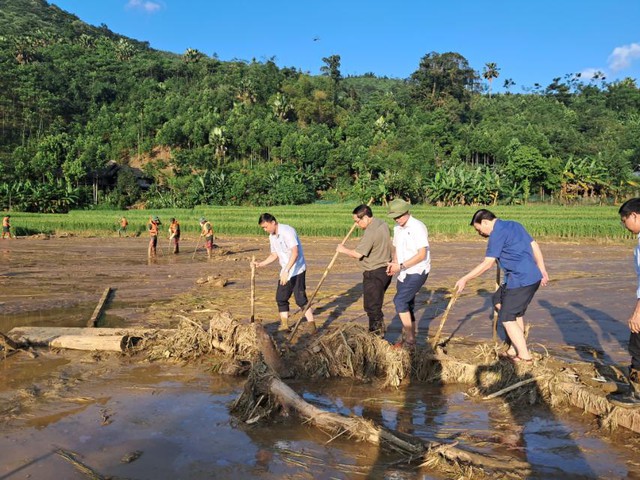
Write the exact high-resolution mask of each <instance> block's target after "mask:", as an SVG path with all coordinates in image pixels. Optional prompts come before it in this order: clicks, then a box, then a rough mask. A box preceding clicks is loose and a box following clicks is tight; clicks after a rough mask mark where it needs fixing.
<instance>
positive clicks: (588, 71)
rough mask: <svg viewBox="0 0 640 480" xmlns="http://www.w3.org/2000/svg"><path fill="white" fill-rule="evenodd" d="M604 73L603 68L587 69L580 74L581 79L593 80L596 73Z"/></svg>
mask: <svg viewBox="0 0 640 480" xmlns="http://www.w3.org/2000/svg"><path fill="white" fill-rule="evenodd" d="M598 72H602V69H601V68H585V69H584V70H582V71H581V72H580V78H581V79H583V80H591V79H592V78H593V77H594V76H595V74H596V73H598Z"/></svg>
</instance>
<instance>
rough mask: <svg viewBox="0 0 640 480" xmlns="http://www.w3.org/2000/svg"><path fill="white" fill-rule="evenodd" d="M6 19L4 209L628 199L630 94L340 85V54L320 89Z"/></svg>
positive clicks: (464, 71)
mask: <svg viewBox="0 0 640 480" xmlns="http://www.w3.org/2000/svg"><path fill="white" fill-rule="evenodd" d="M2 4H3V7H2V9H1V10H0V35H1V36H0V133H1V135H0V160H1V161H0V208H13V209H17V210H36V211H65V210H66V209H69V208H73V207H76V208H77V207H85V206H94V207H95V206H106V207H127V206H131V205H133V204H136V203H138V202H145V203H146V204H147V205H148V206H150V207H153V208H160V207H191V206H194V205H197V204H203V203H206V204H220V205H225V204H227V205H228V204H253V205H273V204H299V203H307V202H313V201H317V200H329V201H333V200H345V199H366V198H369V197H372V196H373V197H374V198H375V199H376V200H377V201H378V202H384V201H385V200H386V199H389V198H391V197H394V196H397V195H400V196H403V197H405V198H408V199H411V200H412V201H414V202H431V203H435V204H442V205H454V204H472V203H476V204H494V203H498V202H503V203H517V202H523V201H527V199H529V198H530V197H532V196H535V197H536V198H549V199H554V200H556V201H573V200H575V199H581V198H589V199H597V200H598V201H600V200H602V199H605V198H615V197H617V196H620V195H623V194H625V193H627V192H628V190H629V189H631V188H634V186H635V182H633V178H634V177H633V171H634V170H635V169H636V167H637V165H638V163H640V90H639V89H638V86H637V85H636V84H635V82H634V80H632V79H627V80H624V81H621V82H613V83H608V82H607V81H606V79H605V78H604V77H603V76H596V77H594V78H592V79H582V78H580V76H579V75H575V74H567V75H564V76H561V77H558V78H556V79H554V80H553V82H552V83H551V84H550V85H548V86H546V87H544V86H541V85H537V84H536V85H534V86H532V87H524V88H522V87H521V90H522V92H521V93H515V91H514V90H515V88H514V87H515V84H514V82H513V81H512V80H511V79H506V80H504V84H503V86H504V90H505V93H499V94H496V93H495V92H493V91H492V88H491V85H492V84H493V82H496V81H499V80H500V79H499V76H500V74H499V72H500V68H499V67H498V66H497V65H496V64H495V63H487V64H486V65H485V67H484V70H483V72H482V73H481V74H480V73H478V72H476V71H474V70H473V69H472V68H471V67H470V66H469V64H468V62H467V60H466V59H465V58H464V56H463V55H461V54H459V53H455V52H446V53H438V52H430V53H427V54H426V55H425V56H424V57H423V58H422V59H419V61H417V68H416V71H415V72H414V73H413V74H412V75H411V76H410V77H409V78H407V79H389V78H377V77H376V76H375V75H373V74H365V75H363V76H359V77H348V78H344V77H343V76H342V75H341V72H340V67H341V59H340V56H339V55H332V56H330V57H327V58H323V59H322V60H323V63H324V66H323V67H322V69H321V74H320V75H318V76H314V75H310V74H307V73H303V72H301V71H300V70H299V69H296V68H280V67H278V66H277V65H276V63H275V61H274V60H273V59H271V60H267V61H261V62H258V61H256V60H251V61H241V60H233V61H220V60H219V59H218V58H216V57H215V56H213V57H211V56H207V55H205V54H204V53H202V52H199V51H197V50H194V49H188V50H187V51H185V52H184V54H182V55H176V54H170V53H166V52H159V51H156V50H153V49H151V48H150V47H149V45H148V44H147V43H145V42H140V41H136V40H133V39H129V38H125V37H122V36H119V35H116V34H114V33H113V32H111V31H110V30H109V29H108V28H107V27H106V26H105V25H102V26H100V27H92V26H89V25H86V24H84V23H83V22H81V21H80V20H79V19H78V18H77V17H75V16H73V15H70V14H68V13H66V12H63V11H62V10H60V9H58V8H57V7H55V6H53V5H49V4H48V3H47V2H46V1H44V0H3V2H2ZM114 172H117V174H116V175H115V176H113V174H114ZM142 180H144V181H146V182H148V185H145V184H144V183H143V181H142Z"/></svg>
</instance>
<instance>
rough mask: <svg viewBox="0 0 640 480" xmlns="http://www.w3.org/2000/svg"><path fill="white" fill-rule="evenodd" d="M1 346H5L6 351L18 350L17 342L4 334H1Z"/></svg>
mask: <svg viewBox="0 0 640 480" xmlns="http://www.w3.org/2000/svg"><path fill="white" fill-rule="evenodd" d="M0 344H2V345H3V346H4V349H5V350H7V351H8V350H17V349H18V345H17V344H16V342H14V341H13V340H11V339H10V338H9V337H7V336H6V335H5V334H4V333H2V332H0Z"/></svg>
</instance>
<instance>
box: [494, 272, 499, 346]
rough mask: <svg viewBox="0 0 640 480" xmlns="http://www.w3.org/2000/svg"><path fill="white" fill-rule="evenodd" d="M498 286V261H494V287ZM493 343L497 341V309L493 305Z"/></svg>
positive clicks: (497, 287)
mask: <svg viewBox="0 0 640 480" xmlns="http://www.w3.org/2000/svg"><path fill="white" fill-rule="evenodd" d="M499 288H500V263H498V262H496V288H495V290H494V291H495V292H497V291H498V289H499ZM493 343H498V309H497V308H495V307H493Z"/></svg>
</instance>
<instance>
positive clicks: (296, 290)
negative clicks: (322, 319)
mask: <svg viewBox="0 0 640 480" xmlns="http://www.w3.org/2000/svg"><path fill="white" fill-rule="evenodd" d="M306 277H307V272H306V271H305V272H302V273H300V274H298V275H296V276H294V277H291V280H289V283H290V284H291V290H292V293H293V295H294V298H295V299H296V304H297V305H298V306H299V307H300V308H304V307H305V306H306V305H307V303H308V302H309V299H308V298H307V280H306ZM304 317H305V318H306V319H307V323H308V324H309V325H310V326H311V329H312V330H315V321H314V318H313V311H312V310H311V308H308V309H307V311H306V312H304Z"/></svg>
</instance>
